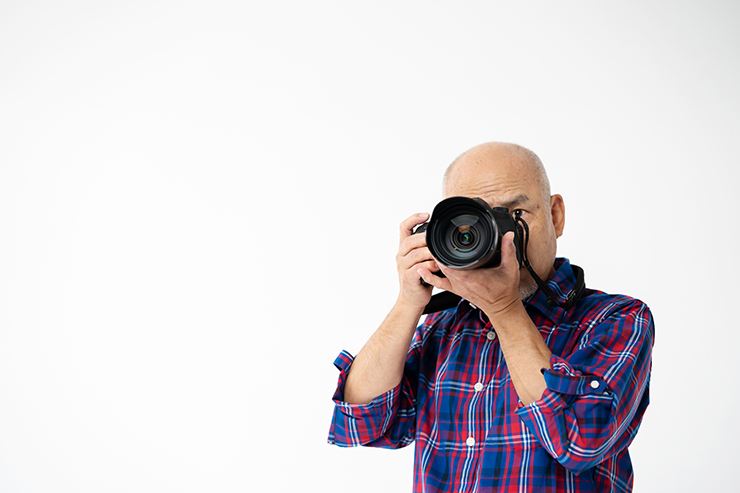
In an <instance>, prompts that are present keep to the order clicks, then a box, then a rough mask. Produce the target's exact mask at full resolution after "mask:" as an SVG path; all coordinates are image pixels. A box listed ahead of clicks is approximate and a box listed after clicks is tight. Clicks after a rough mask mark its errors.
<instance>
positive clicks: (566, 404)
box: [329, 143, 654, 492]
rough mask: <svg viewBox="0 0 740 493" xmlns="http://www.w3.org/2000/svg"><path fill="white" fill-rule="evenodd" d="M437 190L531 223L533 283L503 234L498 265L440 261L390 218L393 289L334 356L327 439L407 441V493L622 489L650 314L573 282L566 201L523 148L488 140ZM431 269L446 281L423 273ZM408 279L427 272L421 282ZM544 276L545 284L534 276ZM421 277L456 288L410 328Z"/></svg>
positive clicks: (649, 339)
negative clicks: (554, 298) (381, 308)
mask: <svg viewBox="0 0 740 493" xmlns="http://www.w3.org/2000/svg"><path fill="white" fill-rule="evenodd" d="M444 193H445V196H446V197H455V196H462V197H471V198H473V197H480V198H481V199H483V200H484V201H485V202H487V203H488V205H489V206H491V207H506V208H507V209H508V210H509V212H510V213H511V214H512V216H513V217H514V218H515V219H521V220H523V221H525V222H526V223H527V225H528V227H529V242H528V247H527V252H526V253H527V256H528V258H529V260H530V262H531V268H532V270H533V272H534V275H535V277H538V278H540V279H541V280H545V282H546V283H547V285H546V286H545V287H544V288H541V287H540V286H538V283H537V282H536V281H535V279H534V278H533V276H532V274H530V272H529V271H528V270H527V269H523V268H520V265H519V262H518V261H517V258H516V247H515V245H514V233H513V232H511V233H508V234H507V235H505V236H504V238H503V242H502V246H501V263H500V265H498V266H496V267H493V268H479V269H474V270H459V269H452V268H449V267H447V266H445V265H443V264H442V263H440V262H437V261H436V260H435V258H434V257H433V256H432V254H431V252H430V251H429V248H427V245H426V238H425V237H424V235H421V234H416V235H415V234H413V230H414V229H415V227H417V226H418V225H420V224H422V223H424V222H425V221H427V220H428V219H429V215H428V214H426V213H423V214H415V215H413V216H411V217H409V218H408V219H406V220H405V221H403V222H402V223H401V234H400V237H401V238H400V246H399V250H398V254H397V256H396V265H397V270H398V276H399V285H400V289H399V294H398V298H397V301H396V303H395V305H394V306H393V308H392V309H391V311H390V313H389V314H388V316H387V317H386V319H385V320H384V321H383V323H382V324H381V325H380V327H379V328H378V329H377V331H376V332H375V333H374V334H373V335H372V337H371V338H370V339H369V340H368V342H367V343H366V344H365V346H364V347H363V348H362V349H361V351H360V352H359V353H358V355H357V357H352V356H351V355H350V354H349V353H347V352H342V353H341V354H340V355H339V357H338V358H337V360H336V361H335V365H336V366H337V368H338V369H339V370H340V376H339V384H338V388H337V391H336V393H335V395H334V401H335V412H334V417H333V420H332V426H331V430H330V432H329V442H330V443H335V444H337V445H340V446H353V445H368V446H377V447H392V448H396V447H401V446H405V445H408V444H409V443H411V442H412V441H416V453H415V466H414V491H419V492H422V491H425V492H429V491H435V492H436V491H455V492H458V491H517V492H519V491H598V492H602V491H603V492H606V491H609V492H617V491H618V492H623V491H631V490H632V484H633V471H632V464H631V461H630V458H629V454H628V451H627V446H628V445H629V444H630V443H631V441H632V439H633V438H634V436H635V434H636V433H637V429H638V427H639V424H640V422H641V419H642V415H643V413H644V411H645V409H646V407H647V405H648V401H649V398H648V383H649V377H650V367H651V352H652V344H653V334H654V328H653V321H652V316H651V314H650V311H649V309H648V308H647V306H646V305H645V304H644V303H642V302H640V301H638V300H635V299H633V298H629V297H627V296H622V295H607V294H605V293H603V292H600V291H596V290H592V289H586V290H585V292H584V293H583V295H582V296H581V297H580V298H579V299H578V300H577V302H576V303H575V305H574V306H571V305H570V304H567V303H565V302H564V301H563V302H560V303H558V304H556V306H552V305H553V303H551V302H548V298H547V295H546V293H544V292H543V289H545V290H547V291H548V293H547V294H551V293H556V294H558V295H560V296H561V297H562V298H565V297H566V295H568V293H572V292H579V293H580V291H578V286H577V276H576V274H575V272H574V269H576V268H575V267H574V266H571V264H570V262H569V261H568V260H567V259H564V258H557V257H556V250H557V239H558V238H559V237H560V236H561V235H562V234H563V229H564V225H565V206H564V202H563V198H562V197H561V196H560V195H550V185H549V181H548V178H547V175H546V172H545V169H544V167H543V165H542V163H541V161H540V159H539V158H538V157H537V155H536V154H534V153H533V152H532V151H530V150H528V149H525V148H523V147H520V146H517V145H514V144H506V143H487V144H483V145H480V146H477V147H475V148H473V149H470V150H469V151H467V152H465V153H464V154H462V155H461V156H460V157H459V158H458V159H456V160H455V161H454V162H453V163H452V164H451V165H450V167H449V168H448V170H447V172H446V173H445V177H444ZM440 272H441V273H442V274H444V277H442V276H438V275H434V274H435V273H440ZM421 280H423V281H425V282H424V283H422V282H421ZM543 284H544V283H543ZM432 287H437V288H439V289H442V290H446V291H449V292H451V293H455V294H457V295H459V296H460V297H461V298H462V300H461V301H460V303H459V304H458V305H457V306H456V307H454V308H451V309H448V310H444V311H441V312H437V313H433V314H431V315H429V316H427V317H426V319H425V320H424V322H423V323H422V324H421V325H420V326H419V327H418V328H417V327H416V326H417V324H418V323H419V320H420V318H421V316H422V314H423V311H424V308H425V307H426V306H427V304H428V303H429V301H430V299H431V296H432Z"/></svg>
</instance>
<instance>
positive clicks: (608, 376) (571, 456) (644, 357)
mask: <svg viewBox="0 0 740 493" xmlns="http://www.w3.org/2000/svg"><path fill="white" fill-rule="evenodd" d="M653 337H654V325H653V319H652V315H651V314H650V311H649V309H648V308H647V306H646V305H645V304H643V303H642V302H640V301H638V300H630V301H629V302H627V303H625V304H622V305H618V306H616V307H613V310H612V311H610V312H608V313H607V314H606V315H605V316H604V317H602V318H601V320H600V321H598V322H596V323H595V324H594V326H593V327H591V328H590V329H589V330H587V331H586V333H585V334H584V335H583V336H582V337H581V339H580V340H579V341H578V345H577V347H576V348H575V351H573V352H572V354H570V355H568V356H564V357H560V356H555V355H553V356H552V357H551V360H550V364H551V368H549V369H543V374H544V377H545V383H546V385H547V388H546V390H545V391H544V393H543V395H542V397H541V398H540V399H539V400H538V401H536V402H533V403H531V404H529V405H527V406H522V407H520V408H519V409H518V410H517V414H518V415H519V417H520V419H521V420H522V421H523V422H524V423H525V425H526V426H527V428H528V429H529V430H530V431H531V432H532V433H533V434H534V435H535V436H536V438H537V440H538V442H539V443H540V444H541V445H542V446H543V447H544V448H545V450H547V452H548V453H549V454H550V455H551V456H552V457H553V458H555V459H556V460H557V461H558V462H560V463H561V464H562V465H563V466H564V467H566V468H568V469H570V470H571V471H573V472H575V473H576V474H577V473H580V472H581V471H584V470H586V469H588V468H591V467H593V466H595V465H596V464H598V463H599V462H601V461H603V460H604V459H605V458H607V457H610V456H612V455H614V454H616V453H618V452H620V451H622V450H623V449H624V448H626V447H627V446H628V445H629V444H630V442H631V441H632V439H633V438H634V436H635V434H636V433H637V428H638V427H639V425H640V422H641V420H642V416H643V414H644V412H645V409H646V408H647V405H648V403H649V391H648V387H649V380H650V369H651V364H652V358H651V353H652V346H653Z"/></svg>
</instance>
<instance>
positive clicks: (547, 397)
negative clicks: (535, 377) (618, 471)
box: [516, 355, 610, 459]
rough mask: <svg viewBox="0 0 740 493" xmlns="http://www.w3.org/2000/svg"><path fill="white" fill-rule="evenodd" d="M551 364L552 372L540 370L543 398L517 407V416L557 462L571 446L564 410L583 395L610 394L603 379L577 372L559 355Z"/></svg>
mask: <svg viewBox="0 0 740 493" xmlns="http://www.w3.org/2000/svg"><path fill="white" fill-rule="evenodd" d="M550 365H551V368H552V369H548V368H543V369H542V374H543V375H544V377H545V384H546V385H547V388H546V389H545V391H544V392H543V393H542V397H540V399H539V400H537V401H535V402H533V403H531V404H529V405H527V406H523V405H521V404H520V406H519V408H518V409H517V411H516V413H517V414H518V415H519V418H520V419H521V420H522V421H523V422H524V423H525V424H526V425H527V428H529V430H530V431H531V432H532V433H534V434H535V435H536V436H537V439H538V441H539V443H540V444H541V445H542V446H543V447H544V448H545V449H546V450H547V452H548V453H549V454H550V455H551V456H552V457H554V458H556V459H557V458H559V457H562V456H563V455H564V454H565V453H566V451H567V449H568V446H569V445H570V441H569V438H568V424H569V423H567V422H566V416H565V413H563V410H565V409H568V408H570V407H571V406H572V405H573V403H574V402H575V401H576V400H577V399H579V398H580V397H582V396H586V395H589V394H604V393H610V391H609V389H608V388H607V385H606V383H605V382H604V380H603V379H601V378H600V377H598V376H595V375H585V374H583V373H581V372H579V371H578V370H576V369H574V368H573V367H572V366H570V365H569V364H568V362H567V361H565V360H564V359H562V358H560V357H559V356H555V355H553V356H552V357H551V359H550ZM570 424H572V423H570Z"/></svg>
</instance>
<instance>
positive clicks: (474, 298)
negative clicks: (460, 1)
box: [419, 232, 552, 405]
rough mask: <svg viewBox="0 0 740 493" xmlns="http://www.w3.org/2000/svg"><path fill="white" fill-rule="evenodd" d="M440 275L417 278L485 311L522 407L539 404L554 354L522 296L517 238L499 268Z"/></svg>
mask: <svg viewBox="0 0 740 493" xmlns="http://www.w3.org/2000/svg"><path fill="white" fill-rule="evenodd" d="M442 271H443V272H444V274H445V275H446V276H447V277H446V278H439V277H437V276H434V275H432V273H431V272H429V271H425V270H424V268H423V267H420V268H419V275H422V277H423V279H424V280H425V281H426V282H427V283H429V284H433V285H435V286H436V287H438V288H440V289H444V290H447V291H452V292H454V293H455V294H458V295H460V296H462V297H463V298H465V299H466V300H468V301H470V302H471V303H473V304H474V305H476V306H477V307H478V308H480V309H481V310H483V313H485V314H486V316H487V317H488V319H489V320H490V322H491V325H492V326H493V327H494V329H495V330H496V334H497V335H498V338H499V343H500V344H501V350H502V351H503V353H504V359H505V360H506V366H507V367H508V369H509V374H510V375H511V381H512V383H513V384H514V388H515V389H516V392H517V395H519V399H520V400H521V401H522V403H523V404H524V405H527V404H530V403H532V402H534V401H536V400H538V399H539V398H540V397H541V396H542V393H543V392H544V390H545V388H546V385H545V378H544V376H543V375H542V369H543V368H550V356H551V355H552V353H551V352H550V348H548V347H547V344H545V340H544V339H543V338H542V336H541V335H540V332H539V330H538V329H537V326H535V324H534V322H532V319H531V318H530V317H529V315H528V314H527V311H526V309H525V308H524V304H523V303H522V299H521V295H520V294H519V262H518V261H517V259H516V247H515V245H514V233H511V232H510V233H507V234H506V235H505V236H504V239H503V242H502V245H501V265H499V266H498V267H495V268H492V269H475V270H469V271H464V270H456V269H448V268H444V267H443V268H442Z"/></svg>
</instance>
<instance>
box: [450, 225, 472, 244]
mask: <svg viewBox="0 0 740 493" xmlns="http://www.w3.org/2000/svg"><path fill="white" fill-rule="evenodd" d="M477 236H478V235H477V232H476V230H475V228H473V227H472V226H469V225H467V224H464V225H462V226H458V227H457V229H456V230H455V231H454V232H452V243H453V244H454V245H455V250H469V249H470V248H474V247H475V240H476V238H477Z"/></svg>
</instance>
